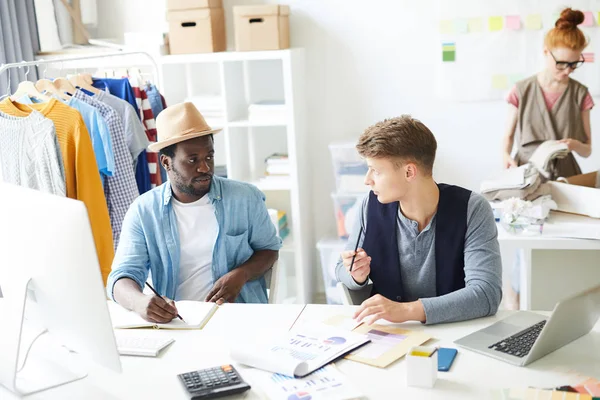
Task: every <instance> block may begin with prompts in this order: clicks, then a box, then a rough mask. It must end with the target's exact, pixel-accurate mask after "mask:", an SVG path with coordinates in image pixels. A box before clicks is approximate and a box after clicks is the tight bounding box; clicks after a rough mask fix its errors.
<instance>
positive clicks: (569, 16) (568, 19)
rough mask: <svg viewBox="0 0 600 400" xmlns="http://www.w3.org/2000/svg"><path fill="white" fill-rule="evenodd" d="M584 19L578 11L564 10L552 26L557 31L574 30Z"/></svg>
mask: <svg viewBox="0 0 600 400" xmlns="http://www.w3.org/2000/svg"><path fill="white" fill-rule="evenodd" d="M584 17H585V16H584V15H583V13H582V12H581V11H579V10H573V9H572V8H565V9H564V10H562V12H561V13H560V17H559V18H558V20H556V23H555V24H554V26H555V27H556V28H558V29H576V28H577V25H579V24H581V23H582V22H583V20H584Z"/></svg>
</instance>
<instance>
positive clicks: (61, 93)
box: [35, 63, 75, 100]
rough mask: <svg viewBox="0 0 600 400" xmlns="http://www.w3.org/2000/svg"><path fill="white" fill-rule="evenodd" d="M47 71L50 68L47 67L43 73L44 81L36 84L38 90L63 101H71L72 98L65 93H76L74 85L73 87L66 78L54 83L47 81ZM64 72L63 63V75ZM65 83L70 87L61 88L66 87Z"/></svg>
mask: <svg viewBox="0 0 600 400" xmlns="http://www.w3.org/2000/svg"><path fill="white" fill-rule="evenodd" d="M47 70H48V66H47V65H46V68H45V69H44V72H43V73H42V79H39V80H38V81H37V82H36V83H35V87H36V89H37V90H38V91H40V92H48V93H52V94H54V95H56V96H57V97H59V98H60V99H62V100H69V99H70V96H69V95H67V94H66V93H65V92H67V91H69V93H75V87H73V85H71V83H70V82H69V81H67V80H66V79H65V78H56V79H55V80H54V81H51V80H50V79H47V78H46V71H47ZM62 70H63V63H61V64H60V74H62ZM65 81H66V82H67V83H68V85H69V86H67V87H64V86H63V87H61V85H64V82H65Z"/></svg>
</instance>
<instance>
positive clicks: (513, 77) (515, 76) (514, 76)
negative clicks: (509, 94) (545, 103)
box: [507, 74, 525, 86]
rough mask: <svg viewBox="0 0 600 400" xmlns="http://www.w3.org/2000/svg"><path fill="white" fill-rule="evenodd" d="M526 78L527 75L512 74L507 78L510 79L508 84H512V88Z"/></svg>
mask: <svg viewBox="0 0 600 400" xmlns="http://www.w3.org/2000/svg"><path fill="white" fill-rule="evenodd" d="M524 77H525V75H523V74H510V75H508V77H507V78H508V84H510V85H511V86H512V85H514V84H515V83H517V82H519V81H520V80H521V79H523V78H524Z"/></svg>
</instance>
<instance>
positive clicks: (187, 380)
mask: <svg viewBox="0 0 600 400" xmlns="http://www.w3.org/2000/svg"><path fill="white" fill-rule="evenodd" d="M177 376H178V377H179V379H181V382H182V383H183V385H184V386H185V388H186V389H187V391H188V392H189V393H190V394H191V395H192V400H198V399H214V398H217V397H223V396H229V395H231V394H237V393H242V392H245V391H246V390H249V389H250V385H248V384H247V383H246V382H244V380H243V379H242V377H241V376H240V375H239V374H238V372H237V371H236V369H235V368H233V366H232V365H229V364H228V365H222V366H220V367H214V368H206V369H201V370H198V371H193V372H186V373H185V374H179V375H177Z"/></svg>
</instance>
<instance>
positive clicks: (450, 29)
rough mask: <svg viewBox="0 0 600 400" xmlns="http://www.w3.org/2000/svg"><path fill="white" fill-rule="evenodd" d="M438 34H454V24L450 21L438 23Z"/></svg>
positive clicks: (445, 20)
mask: <svg viewBox="0 0 600 400" xmlns="http://www.w3.org/2000/svg"><path fill="white" fill-rule="evenodd" d="M440 33H443V34H449V33H454V24H453V23H452V20H449V19H444V20H441V21H440Z"/></svg>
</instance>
